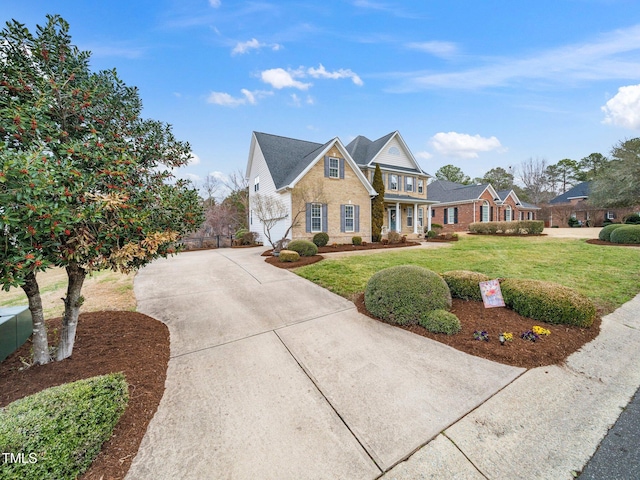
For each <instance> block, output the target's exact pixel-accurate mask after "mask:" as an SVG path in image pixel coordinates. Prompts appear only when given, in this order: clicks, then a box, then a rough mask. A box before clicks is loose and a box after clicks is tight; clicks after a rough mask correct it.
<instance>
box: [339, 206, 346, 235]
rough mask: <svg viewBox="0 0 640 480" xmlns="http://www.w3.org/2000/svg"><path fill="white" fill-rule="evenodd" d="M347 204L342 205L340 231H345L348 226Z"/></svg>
mask: <svg viewBox="0 0 640 480" xmlns="http://www.w3.org/2000/svg"><path fill="white" fill-rule="evenodd" d="M345 210H346V208H345V206H344V205H340V231H341V232H344V231H345V230H346V229H347V228H346V225H345V224H346V220H345V219H346V213H345Z"/></svg>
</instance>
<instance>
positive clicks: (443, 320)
mask: <svg viewBox="0 0 640 480" xmlns="http://www.w3.org/2000/svg"><path fill="white" fill-rule="evenodd" d="M418 323H419V324H420V325H422V326H423V327H424V328H426V329H427V330H429V331H430V332H432V333H446V334H447V335H453V334H455V333H458V332H459V331H460V329H461V328H462V326H461V325H460V320H459V319H458V317H456V316H455V315H454V314H453V313H451V312H448V311H447V310H443V309H437V310H432V311H430V312H427V313H426V314H425V315H423V316H422V317H421V318H420V320H418Z"/></svg>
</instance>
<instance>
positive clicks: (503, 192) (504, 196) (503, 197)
mask: <svg viewBox="0 0 640 480" xmlns="http://www.w3.org/2000/svg"><path fill="white" fill-rule="evenodd" d="M497 193H498V197H500V200H502V201H503V202H504V201H505V200H506V199H507V197H508V196H509V194H510V193H513V195H514V197H515V199H516V202H518V206H519V207H521V208H523V209H525V210H540V207H538V206H537V205H534V204H532V203H527V202H523V201H522V200H520V198H518V194H517V193H516V192H514V191H513V190H512V189H511V190H500V191H498V192H497Z"/></svg>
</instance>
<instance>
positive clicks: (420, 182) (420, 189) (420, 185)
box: [418, 180, 424, 193]
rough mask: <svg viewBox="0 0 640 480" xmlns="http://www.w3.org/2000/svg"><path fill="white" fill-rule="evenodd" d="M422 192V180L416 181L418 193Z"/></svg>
mask: <svg viewBox="0 0 640 480" xmlns="http://www.w3.org/2000/svg"><path fill="white" fill-rule="evenodd" d="M423 192H424V180H418V193H423Z"/></svg>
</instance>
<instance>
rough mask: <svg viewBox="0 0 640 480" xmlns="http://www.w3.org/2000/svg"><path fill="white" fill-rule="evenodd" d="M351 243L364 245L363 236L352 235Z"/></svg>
mask: <svg viewBox="0 0 640 480" xmlns="http://www.w3.org/2000/svg"><path fill="white" fill-rule="evenodd" d="M351 243H352V244H354V245H355V246H356V247H357V246H359V245H362V237H358V236H355V237H351Z"/></svg>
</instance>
